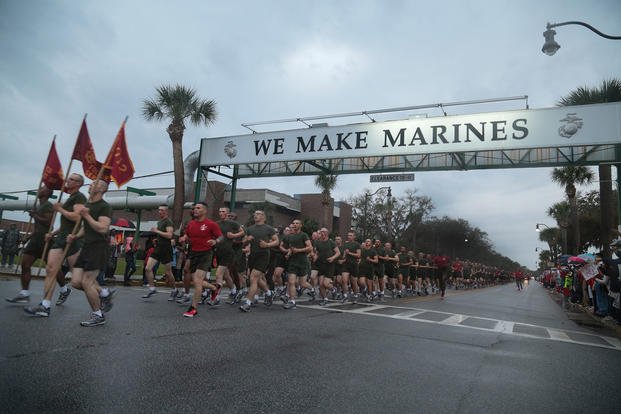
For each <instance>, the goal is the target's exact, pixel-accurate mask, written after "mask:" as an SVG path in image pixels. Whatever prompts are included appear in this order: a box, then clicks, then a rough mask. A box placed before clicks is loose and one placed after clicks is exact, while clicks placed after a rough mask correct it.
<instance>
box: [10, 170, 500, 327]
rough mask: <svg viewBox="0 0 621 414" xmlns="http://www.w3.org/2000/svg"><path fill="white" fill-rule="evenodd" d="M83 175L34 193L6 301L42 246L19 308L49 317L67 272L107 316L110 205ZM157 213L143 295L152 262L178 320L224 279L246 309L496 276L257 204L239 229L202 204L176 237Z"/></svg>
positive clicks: (94, 313)
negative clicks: (55, 218)
mask: <svg viewBox="0 0 621 414" xmlns="http://www.w3.org/2000/svg"><path fill="white" fill-rule="evenodd" d="M83 182H84V179H83V177H82V176H81V175H79V174H71V175H70V176H69V178H68V180H67V183H66V187H65V189H64V191H65V192H66V193H67V194H69V197H68V199H67V200H66V201H65V202H64V203H63V204H60V203H56V204H54V205H52V204H51V203H50V202H49V201H48V199H49V197H50V195H51V191H50V190H48V189H47V188H45V187H42V188H41V189H40V190H39V194H38V200H39V204H38V206H37V208H36V209H35V210H34V211H33V212H31V216H32V218H33V220H34V222H35V231H34V233H33V234H32V235H31V237H30V241H29V243H28V244H27V247H26V249H25V250H24V257H23V260H22V280H21V282H22V290H21V291H20V292H19V293H18V295H17V296H16V297H13V298H7V301H9V302H12V303H28V302H29V301H30V291H29V282H30V277H31V274H30V272H31V266H32V264H33V263H34V261H35V260H36V259H37V258H39V257H43V254H44V250H46V246H48V245H49V249H48V253H47V256H46V257H47V264H46V277H45V282H44V292H43V300H42V301H41V303H39V305H37V306H30V307H26V308H24V310H25V312H26V313H28V314H30V315H34V316H39V317H48V316H49V315H50V307H51V300H52V295H53V292H54V288H55V285H56V283H58V284H59V285H60V286H61V291H60V294H59V298H58V300H57V301H56V305H62V304H63V303H64V302H65V301H66V300H67V297H68V296H69V294H70V292H71V288H70V287H69V286H67V285H66V284H65V273H66V271H69V270H70V271H71V275H72V277H71V286H72V287H74V288H77V289H80V290H83V291H84V292H85V294H86V296H87V299H88V302H89V304H90V306H91V318H90V319H89V320H87V321H84V322H82V325H83V326H97V325H102V324H104V323H105V321H106V320H105V315H104V313H106V312H108V311H109V310H110V309H111V308H112V297H113V295H114V293H115V290H114V289H108V288H106V287H101V286H100V285H99V284H98V283H97V281H96V277H97V274H98V273H99V271H100V269H101V268H103V266H105V264H106V260H107V251H108V248H107V234H108V228H109V225H110V221H111V216H112V210H111V208H110V206H109V205H108V203H106V202H105V201H104V200H103V194H104V193H105V192H106V190H107V183H106V182H105V181H101V180H100V181H94V182H93V183H92V184H91V185H90V188H89V199H88V201H87V199H86V197H85V196H84V195H83V194H82V193H80V191H79V189H80V187H81V186H82V185H83ZM54 211H55V212H57V213H58V214H60V215H61V225H60V227H59V229H57V230H55V231H53V232H49V228H50V223H51V222H52V215H53V212H54ZM158 215H159V220H158V222H157V226H155V227H153V228H152V229H151V231H152V232H153V233H154V234H155V235H156V238H157V243H156V247H155V249H154V251H153V252H152V253H151V255H150V257H149V258H148V260H147V262H146V264H145V277H146V279H147V285H148V288H147V291H146V292H145V293H144V294H143V295H142V298H143V299H150V298H151V297H153V296H154V295H155V294H156V293H157V290H156V287H155V279H154V269H155V268H156V266H162V267H163V268H164V275H165V281H166V285H167V286H168V287H170V288H171V293H170V296H169V298H168V300H169V301H176V302H177V303H180V304H183V305H188V309H187V310H186V311H185V312H184V313H183V316H185V317H194V316H196V315H197V314H198V310H197V309H198V305H199V304H202V303H206V304H208V305H211V306H215V305H218V304H219V303H220V297H219V295H220V291H221V289H222V288H223V287H224V286H227V287H228V289H229V292H230V293H229V298H228V300H227V303H229V304H231V305H233V304H237V303H239V304H240V306H239V309H240V310H241V311H243V312H249V311H250V310H251V308H252V306H254V305H256V304H257V303H258V300H259V294H260V292H263V296H264V299H263V301H264V304H265V305H266V306H271V305H272V304H273V302H274V299H275V298H277V299H280V300H281V301H282V302H283V308H285V309H294V308H295V307H296V299H297V298H299V297H300V296H302V295H303V294H304V292H306V294H307V295H308V296H310V300H311V301H315V300H317V299H319V302H318V303H319V305H321V306H325V305H326V304H327V303H328V302H329V301H330V300H334V301H340V302H342V303H345V302H348V301H350V302H352V303H356V302H358V301H359V300H365V301H368V302H372V301H377V300H380V301H381V300H383V298H384V296H385V294H386V291H387V290H388V291H389V293H390V296H392V297H393V298H400V297H402V296H406V295H429V294H434V293H438V292H439V293H440V295H441V297H442V298H444V294H445V291H446V285H447V283H448V284H449V286H453V287H454V288H456V289H457V288H471V287H483V286H486V285H488V284H490V283H495V282H496V281H497V280H498V279H499V278H500V277H502V274H501V273H500V271H499V270H498V269H495V268H490V267H486V266H482V265H479V264H476V263H470V262H463V263H462V262H461V261H459V259H455V260H450V259H449V258H448V257H447V256H444V255H439V256H433V255H431V254H424V253H418V255H414V254H413V252H412V251H409V250H408V249H407V248H406V247H405V246H400V248H399V251H396V250H395V249H394V248H393V245H392V244H391V243H390V242H381V241H380V240H371V239H367V240H364V241H363V242H362V243H359V242H358V241H357V240H356V233H355V232H354V231H350V232H348V233H347V235H346V237H345V240H343V239H342V238H341V237H340V236H336V237H334V238H333V239H332V238H330V235H329V231H328V229H326V228H321V229H320V230H319V231H317V232H314V233H313V234H312V235H311V236H310V237H309V235H307V234H306V233H305V232H303V231H302V222H301V220H299V219H295V220H293V221H292V222H291V224H290V225H289V226H287V227H285V228H283V229H282V230H281V231H278V230H277V229H275V228H274V227H272V226H270V225H268V224H267V223H266V216H265V212H263V211H261V210H257V211H255V212H254V213H253V221H254V223H253V224H252V225H250V226H248V227H247V228H244V227H243V226H242V225H240V224H239V223H237V222H236V221H235V218H236V216H235V214H234V213H232V212H230V211H229V209H228V208H226V207H222V208H220V209H219V210H218V215H219V220H218V221H217V222H215V221H212V220H210V219H209V218H208V217H207V215H208V208H207V205H206V204H205V203H203V202H199V203H196V204H195V205H194V206H193V208H192V218H191V220H190V221H189V222H188V223H187V224H186V225H185V226H183V228H182V229H181V230H180V232H179V233H178V234H175V231H174V225H173V222H172V221H171V220H170V218H169V217H168V207H167V206H165V205H162V206H159V207H158ZM81 222H83V225H80V223H81ZM77 229H79V231H77V233H76V230H77ZM174 244H177V245H180V246H183V248H182V249H181V250H182V252H183V254H182V257H183V258H184V259H183V264H181V265H180V267H181V268H182V269H183V279H182V281H181V282H177V281H176V280H175V277H174V276H173V272H172V262H173V260H172V251H173V245H174ZM65 259H66V261H65ZM178 259H179V260H181V258H178ZM63 263H65V264H66V265H67V266H66V267H65V268H63V267H62V265H63ZM214 267H215V280H212V279H211V274H212V268H214ZM192 286H194V292H193V294H192V295H191V294H190V290H191V287H192Z"/></svg>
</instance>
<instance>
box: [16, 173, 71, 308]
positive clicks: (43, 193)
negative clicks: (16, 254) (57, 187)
mask: <svg viewBox="0 0 621 414" xmlns="http://www.w3.org/2000/svg"><path fill="white" fill-rule="evenodd" d="M51 195H52V190H50V189H49V188H47V187H46V186H45V185H44V186H42V187H41V188H40V189H39V191H38V193H37V199H38V201H39V205H38V206H37V207H36V208H35V209H34V210H33V211H31V212H30V217H31V219H32V220H34V232H33V233H32V234H31V235H30V237H29V238H28V243H27V244H26V247H25V248H24V251H23V253H22V261H21V267H22V274H21V284H22V290H21V291H20V292H19V293H18V294H17V296H15V297H13V298H6V300H7V301H8V302H11V303H28V302H30V291H29V287H30V278H31V269H32V264H33V263H34V262H35V260H37V259H39V258H40V257H41V256H42V255H43V250H44V248H45V233H47V232H48V231H49V229H50V224H51V223H52V215H53V213H54V208H53V207H52V203H50V202H49V201H48V199H49V198H50V196H51ZM63 279H64V275H63Z"/></svg>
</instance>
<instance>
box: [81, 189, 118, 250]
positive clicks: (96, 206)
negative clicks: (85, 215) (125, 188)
mask: <svg viewBox="0 0 621 414" xmlns="http://www.w3.org/2000/svg"><path fill="white" fill-rule="evenodd" d="M86 207H87V208H88V209H89V210H90V211H89V213H90V215H91V216H92V217H93V218H94V219H95V220H99V217H102V216H103V217H110V218H112V207H110V204H108V203H107V202H105V201H104V200H99V201H95V202H94V203H90V202H88V203H86ZM101 241H104V242H107V241H108V232H106V233H104V234H102V233H99V232H97V231H95V230H94V229H93V228H92V227H91V226H90V224H88V222H87V221H86V220H85V221H84V245H85V246H86V245H88V244H91V243H96V242H101Z"/></svg>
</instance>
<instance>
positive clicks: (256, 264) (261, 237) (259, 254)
mask: <svg viewBox="0 0 621 414" xmlns="http://www.w3.org/2000/svg"><path fill="white" fill-rule="evenodd" d="M253 217H254V224H253V225H252V226H250V227H248V228H247V229H246V236H245V237H244V244H246V245H247V244H250V256H249V257H248V269H250V287H249V288H248V293H247V294H246V299H245V300H244V302H243V303H242V305H241V306H240V307H239V309H240V310H241V311H243V312H250V307H251V304H252V302H251V300H253V299H254V296H255V295H256V294H257V293H258V291H259V287H260V288H261V289H263V290H264V291H265V295H266V298H265V304H266V305H267V306H270V305H271V304H272V296H273V295H272V291H271V290H270V289H269V286H267V281H266V280H265V272H266V271H267V267H268V265H269V261H270V248H272V247H274V246H277V245H278V236H277V235H276V230H275V229H274V228H273V227H272V226H269V225H267V224H265V213H264V212H263V211H261V210H257V211H255V212H254V215H253Z"/></svg>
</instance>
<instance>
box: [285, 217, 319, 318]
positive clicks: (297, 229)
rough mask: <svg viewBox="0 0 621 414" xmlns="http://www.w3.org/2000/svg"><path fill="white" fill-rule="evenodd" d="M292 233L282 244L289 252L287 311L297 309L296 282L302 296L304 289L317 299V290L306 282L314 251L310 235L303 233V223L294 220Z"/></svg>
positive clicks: (291, 226)
mask: <svg viewBox="0 0 621 414" xmlns="http://www.w3.org/2000/svg"><path fill="white" fill-rule="evenodd" d="M289 227H290V228H291V233H289V234H288V235H286V236H284V237H283V239H282V242H281V246H282V247H283V249H286V250H288V253H287V255H286V256H287V259H288V262H287V289H288V293H289V299H288V300H287V303H285V304H284V305H283V308H285V309H295V297H296V289H295V287H296V282H297V284H298V285H299V286H300V294H301V293H302V292H303V291H304V289H309V291H310V292H311V297H312V299H313V300H314V299H315V290H314V289H313V287H312V286H311V284H310V283H308V281H307V280H306V276H307V275H308V272H309V270H310V263H309V261H308V254H309V253H311V252H312V251H313V246H312V244H311V241H310V239H309V238H308V235H307V234H306V233H304V232H302V221H301V220H299V219H295V220H293V222H292V223H291V225H290V226H289Z"/></svg>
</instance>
